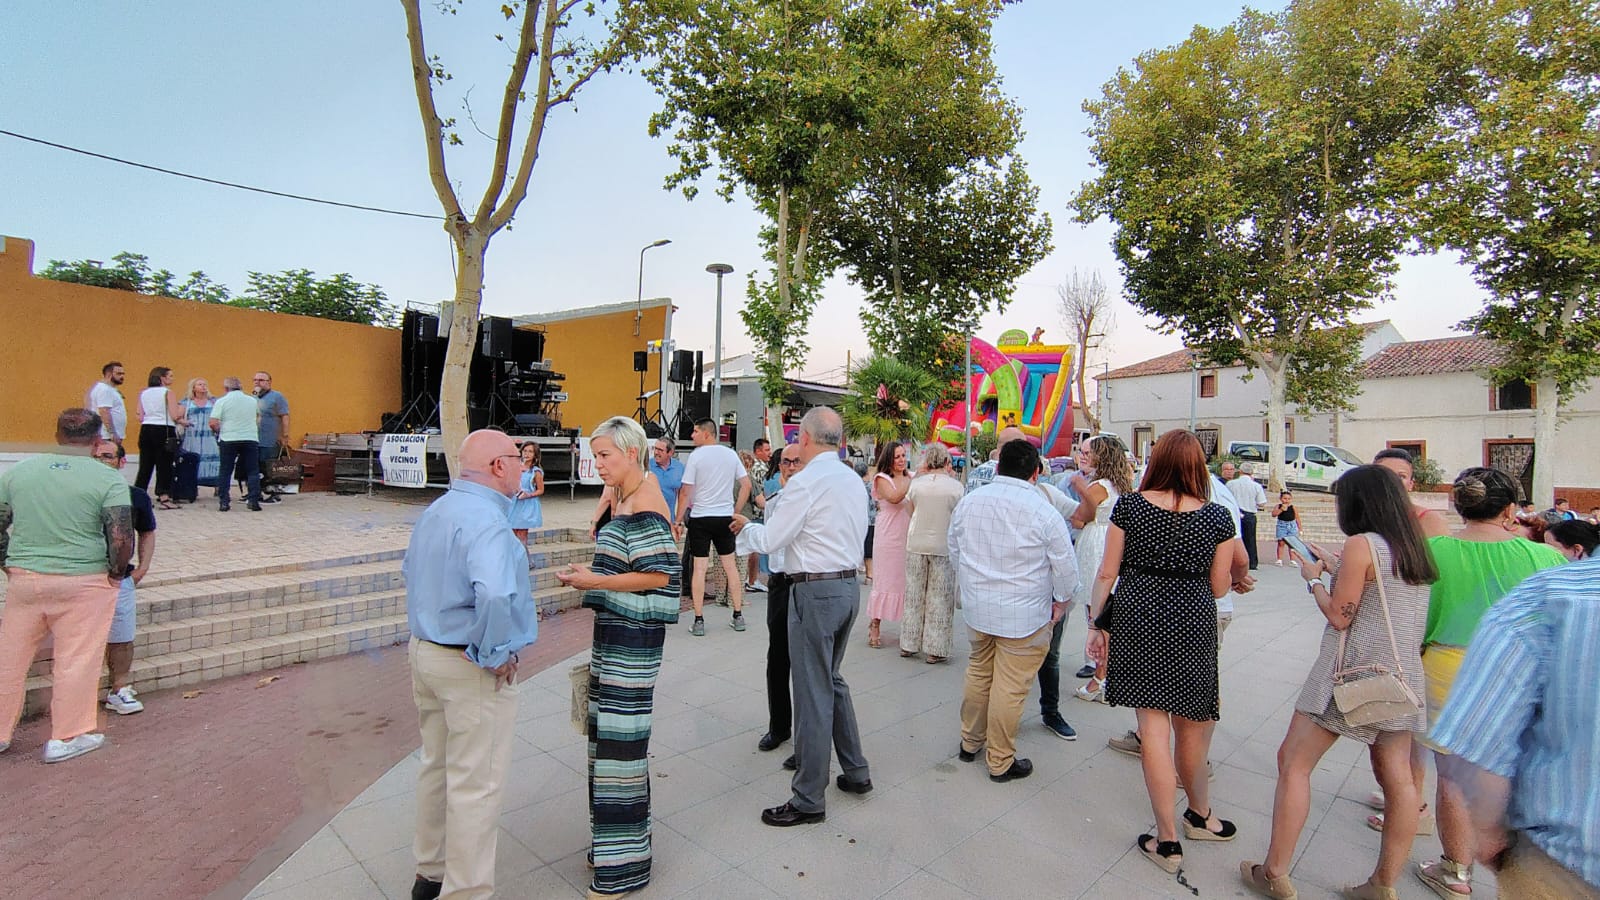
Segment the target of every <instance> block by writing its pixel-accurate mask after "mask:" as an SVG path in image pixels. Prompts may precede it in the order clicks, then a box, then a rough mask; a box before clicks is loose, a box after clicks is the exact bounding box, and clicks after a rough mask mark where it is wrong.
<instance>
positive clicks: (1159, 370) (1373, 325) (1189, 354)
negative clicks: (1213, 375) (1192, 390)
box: [1095, 319, 1389, 381]
mask: <svg viewBox="0 0 1600 900" xmlns="http://www.w3.org/2000/svg"><path fill="white" fill-rule="evenodd" d="M1388 324H1389V320H1388V319H1380V320H1378V321H1376V322H1361V323H1359V324H1357V325H1356V326H1355V327H1356V328H1358V329H1360V330H1361V336H1362V337H1366V336H1368V335H1370V334H1372V333H1373V332H1375V331H1377V330H1378V329H1380V328H1382V327H1384V326H1385V325H1388ZM1194 358H1195V351H1193V350H1190V349H1188V348H1187V347H1186V348H1184V349H1182V350H1174V351H1172V352H1171V353H1168V354H1166V355H1165V356H1157V357H1156V358H1154V359H1147V360H1145V361H1144V362H1136V363H1134V364H1133V365H1131V366H1123V367H1122V368H1120V369H1112V370H1111V371H1109V372H1106V373H1104V374H1102V375H1096V376H1095V379H1096V380H1099V381H1104V380H1106V379H1109V378H1138V377H1141V376H1144V375H1171V374H1173V373H1175V372H1187V371H1189V367H1190V366H1191V365H1193V364H1194V362H1193V361H1194ZM1233 365H1239V363H1237V362H1236V363H1234V364H1233ZM1223 368H1228V367H1227V366H1224V367H1223Z"/></svg>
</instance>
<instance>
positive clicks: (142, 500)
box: [128, 485, 156, 575]
mask: <svg viewBox="0 0 1600 900" xmlns="http://www.w3.org/2000/svg"><path fill="white" fill-rule="evenodd" d="M128 496H129V498H130V499H131V500H132V501H133V533H134V534H135V535H136V536H137V537H138V539H139V540H141V541H142V540H144V539H145V538H144V536H145V535H147V534H150V533H152V532H154V531H155V530H156V505H155V504H154V503H151V502H150V492H149V491H145V490H142V489H140V488H137V487H133V486H131V485H130V486H129V487H128ZM134 548H135V551H136V552H135V553H134V559H132V560H129V561H128V574H129V575H132V574H133V570H134V568H135V565H136V564H135V560H137V559H138V553H137V549H138V545H137V544H135V545H134Z"/></svg>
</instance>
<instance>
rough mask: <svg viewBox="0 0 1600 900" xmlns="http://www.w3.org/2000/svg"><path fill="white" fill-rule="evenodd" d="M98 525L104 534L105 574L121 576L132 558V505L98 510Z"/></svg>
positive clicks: (115, 576)
mask: <svg viewBox="0 0 1600 900" xmlns="http://www.w3.org/2000/svg"><path fill="white" fill-rule="evenodd" d="M100 525H101V527H102V528H103V529H104V530H105V534H106V560H107V562H106V574H108V575H111V576H112V577H114V578H121V577H122V575H123V573H125V572H127V571H128V561H129V560H131V559H133V507H131V506H113V507H111V508H110V509H102V510H100Z"/></svg>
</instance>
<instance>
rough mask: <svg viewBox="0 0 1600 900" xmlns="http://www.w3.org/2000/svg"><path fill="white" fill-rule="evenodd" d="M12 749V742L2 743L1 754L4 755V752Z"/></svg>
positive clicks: (0, 743)
mask: <svg viewBox="0 0 1600 900" xmlns="http://www.w3.org/2000/svg"><path fill="white" fill-rule="evenodd" d="M10 749H11V742H10V741H0V753H4V752H6V751H7V750H10Z"/></svg>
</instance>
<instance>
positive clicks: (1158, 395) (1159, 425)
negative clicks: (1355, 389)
mask: <svg viewBox="0 0 1600 900" xmlns="http://www.w3.org/2000/svg"><path fill="white" fill-rule="evenodd" d="M1359 327H1360V328H1361V329H1362V332H1363V336H1362V339H1361V358H1362V359H1363V360H1365V359H1369V358H1370V357H1372V356H1373V355H1375V354H1377V353H1378V352H1379V351H1380V350H1382V349H1383V348H1385V347H1387V346H1389V345H1390V344H1394V343H1398V342H1400V341H1402V340H1403V338H1402V337H1401V336H1400V332H1399V331H1397V330H1395V327H1394V325H1392V324H1390V323H1389V321H1388V320H1384V321H1381V322H1373V323H1370V324H1367V325H1361V326H1359ZM1195 359H1196V356H1195V353H1194V351H1192V350H1188V349H1184V350H1175V351H1173V352H1172V353H1168V354H1166V355H1165V356H1158V357H1156V358H1154V359H1147V360H1145V361H1143V362H1139V363H1134V364H1133V365H1131V366H1124V367H1122V368H1120V369H1112V370H1111V371H1110V372H1106V373H1104V374H1102V375H1097V376H1095V382H1096V385H1097V387H1098V392H1099V406H1100V408H1099V411H1100V415H1101V423H1100V424H1101V427H1102V429H1103V430H1105V431H1109V432H1112V433H1114V434H1116V435H1118V436H1120V437H1121V438H1122V439H1123V440H1125V441H1127V442H1128V447H1129V448H1130V449H1131V450H1133V452H1134V455H1136V456H1138V457H1139V458H1140V459H1143V458H1144V457H1145V455H1146V453H1147V452H1148V450H1149V448H1150V445H1151V444H1153V443H1154V442H1155V439H1156V438H1157V437H1159V436H1160V435H1161V434H1162V433H1163V432H1165V431H1169V430H1171V429H1173V428H1188V427H1190V423H1191V422H1193V427H1194V430H1195V434H1197V435H1199V436H1200V441H1201V443H1203V444H1205V447H1206V451H1207V452H1208V453H1211V454H1215V453H1217V452H1219V451H1222V450H1225V449H1226V448H1227V446H1228V442H1229V441H1261V440H1266V438H1267V420H1266V409H1267V382H1266V379H1265V378H1263V377H1262V376H1261V375H1260V374H1259V373H1257V374H1256V375H1254V376H1253V377H1251V376H1250V374H1249V372H1248V371H1247V370H1246V369H1245V367H1244V366H1243V365H1234V366H1197V365H1196V362H1195ZM1191 413H1192V415H1191ZM1284 434H1285V437H1284V440H1285V441H1287V442H1289V443H1295V442H1299V443H1310V444H1328V443H1331V444H1338V443H1339V441H1338V430H1337V423H1336V421H1335V420H1334V417H1333V416H1331V415H1328V414H1327V413H1302V412H1301V411H1300V410H1298V409H1297V408H1295V406H1294V405H1293V404H1291V405H1290V407H1289V409H1288V416H1287V419H1286V420H1285V431H1284Z"/></svg>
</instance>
